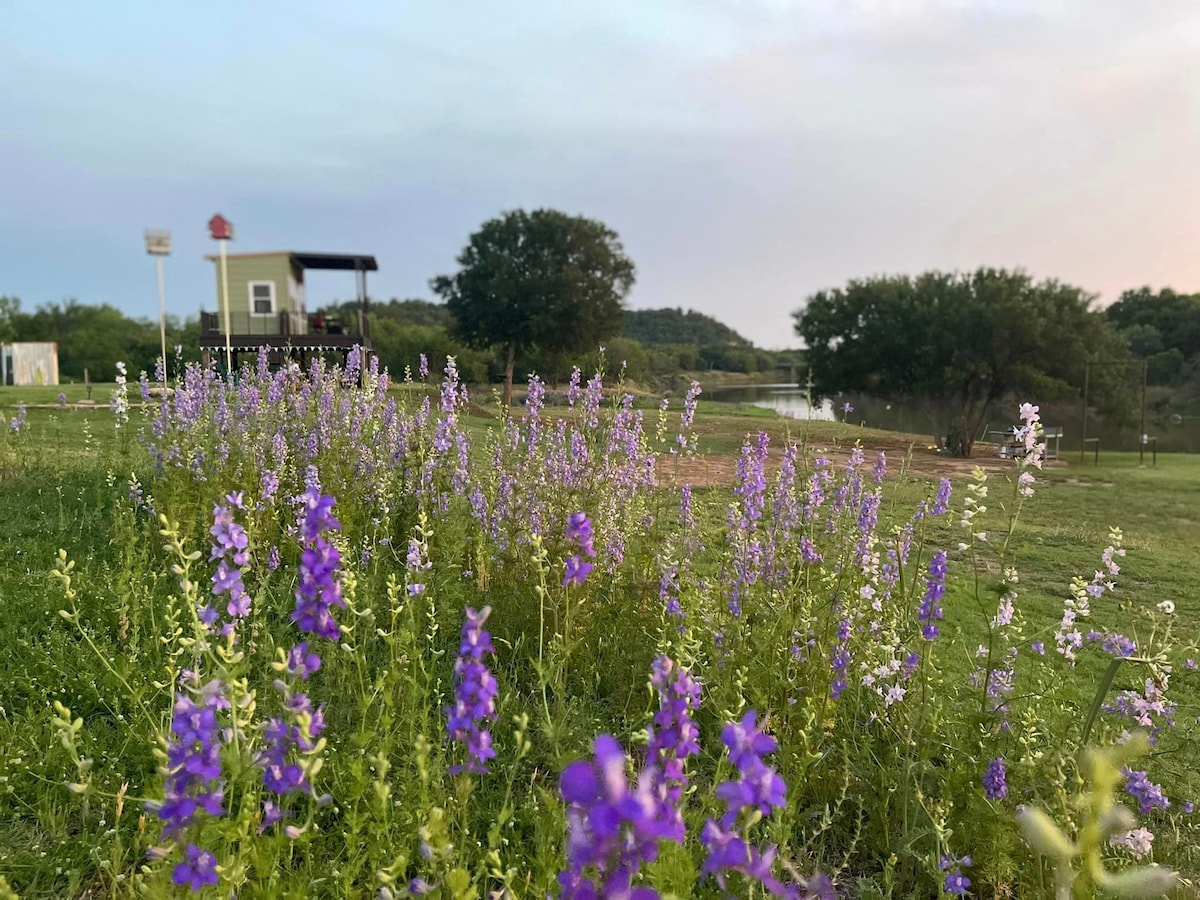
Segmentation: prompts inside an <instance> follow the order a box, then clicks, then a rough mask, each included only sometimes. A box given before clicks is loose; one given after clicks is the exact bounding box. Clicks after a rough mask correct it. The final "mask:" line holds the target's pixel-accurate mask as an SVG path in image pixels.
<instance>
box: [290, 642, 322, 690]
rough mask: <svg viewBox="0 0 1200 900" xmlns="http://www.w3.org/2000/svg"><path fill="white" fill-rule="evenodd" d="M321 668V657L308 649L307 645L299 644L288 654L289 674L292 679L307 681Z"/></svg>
mask: <svg viewBox="0 0 1200 900" xmlns="http://www.w3.org/2000/svg"><path fill="white" fill-rule="evenodd" d="M320 668H321V657H319V656H317V654H315V653H313V652H312V651H311V650H309V649H308V644H307V643H301V644H297V645H296V646H295V647H293V648H292V649H291V651H290V652H289V653H288V658H287V673H288V675H290V676H291V677H292V678H299V679H301V680H303V681H307V680H308V677H309V676H310V675H312V674H313V673H314V672H317V671H319V670H320Z"/></svg>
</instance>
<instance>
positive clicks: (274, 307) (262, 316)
mask: <svg viewBox="0 0 1200 900" xmlns="http://www.w3.org/2000/svg"><path fill="white" fill-rule="evenodd" d="M264 284H265V285H267V286H268V287H270V289H271V311H270V312H265V313H260V312H256V311H255V309H254V289H255V288H256V287H259V286H260V285H264ZM246 290H247V291H248V292H249V294H250V315H252V316H257V317H258V318H260V319H265V318H266V317H267V316H273V315H275V314H276V312H277V311H278V309H279V307H278V305H277V304H276V302H275V282H274V281H251V282H249V283H248V284H247V285H246Z"/></svg>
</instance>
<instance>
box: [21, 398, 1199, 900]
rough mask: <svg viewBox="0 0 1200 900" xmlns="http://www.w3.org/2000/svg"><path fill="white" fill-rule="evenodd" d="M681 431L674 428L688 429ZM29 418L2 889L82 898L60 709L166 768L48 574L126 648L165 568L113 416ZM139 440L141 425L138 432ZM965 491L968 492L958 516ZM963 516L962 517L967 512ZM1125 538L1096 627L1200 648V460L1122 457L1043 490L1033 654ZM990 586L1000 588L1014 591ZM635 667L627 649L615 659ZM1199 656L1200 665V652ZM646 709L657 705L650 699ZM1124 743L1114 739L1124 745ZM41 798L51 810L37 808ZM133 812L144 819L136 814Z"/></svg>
mask: <svg viewBox="0 0 1200 900" xmlns="http://www.w3.org/2000/svg"><path fill="white" fill-rule="evenodd" d="M110 389H111V386H107V385H106V386H99V385H98V386H97V387H96V390H95V392H94V394H93V396H94V398H95V399H97V401H98V402H99V403H100V404H101V405H103V404H105V403H106V402H107V394H108V391H109V390H110ZM59 390H60V389H59V388H5V389H0V408H5V407H15V405H16V404H17V403H19V402H25V403H30V404H33V403H42V402H45V403H50V404H53V402H54V398H55V397H56V396H57V393H58V391H59ZM62 390H63V391H64V392H66V393H67V394H68V399H69V400H71V401H74V400H77V399H80V398H81V397H82V396H83V388H82V386H78V385H76V386H66V387H64V388H62ZM396 390H397V391H398V392H410V393H417V394H418V395H419V394H421V393H425V392H427V391H428V389H426V388H424V387H422V386H398V387H397V388H396ZM476 399H477V401H478V400H481V399H483V398H482V396H478V397H477V398H476ZM483 406H485V407H487V406H489V404H488V403H487V402H484V403H483ZM559 412H561V411H560V410H551V411H549V413H548V414H549V415H551V416H553V415H556V414H558V413H559ZM676 415H677V413H674V412H673V413H672V414H671V420H670V421H671V422H672V423H673V422H675V421H677V419H676V418H675V416H676ZM27 416H28V430H27V431H26V432H24V433H22V434H20V435H11V434H8V433H7V432H5V433H4V434H2V435H0V495H2V497H3V501H4V508H5V513H4V515H0V675H3V678H2V679H0V735H5V736H7V738H8V742H7V744H3V742H0V744H3V745H0V810H2V809H5V808H7V809H17V810H20V811H21V813H22V824H21V825H15V824H13V823H11V822H5V821H3V819H2V818H0V873H8V874H11V875H13V876H15V877H16V878H17V879H19V881H20V882H22V883H25V884H33V885H35V886H36V887H35V888H34V889H33V890H32V891H30V892H29V893H28V894H27V895H26V896H33V897H37V896H44V897H51V896H81V895H84V893H85V892H86V890H87V888H88V883H89V882H88V879H89V873H94V872H95V871H96V867H97V865H98V861H97V860H96V859H94V858H91V857H89V855H88V850H87V848H86V846H85V845H84V844H82V843H80V842H79V841H78V840H77V839H76V838H77V835H76V833H75V831H74V830H75V829H76V828H77V827H78V822H77V819H76V818H75V816H74V814H73V813H72V812H71V810H72V808H73V807H72V803H73V801H72V800H71V798H70V797H69V796H68V795H67V794H66V792H65V791H64V790H62V789H61V786H60V782H61V780H62V778H63V773H64V771H65V768H64V766H65V764H66V763H65V757H64V754H63V753H62V751H61V749H60V748H58V746H57V744H56V742H55V737H54V734H53V732H52V730H51V728H50V726H49V724H48V721H49V715H50V712H49V708H48V703H49V700H50V698H54V699H58V700H61V701H62V702H63V703H65V704H67V705H68V706H70V707H71V708H72V709H73V710H74V711H75V712H76V714H78V715H81V716H83V717H84V719H85V722H87V724H88V726H89V728H93V727H94V728H95V729H99V730H100V733H99V734H93V735H92V740H93V741H94V743H95V746H97V747H99V748H100V750H99V755H98V757H97V760H96V767H97V769H100V768H107V769H109V770H113V771H117V772H122V771H129V772H134V773H136V772H137V771H139V770H145V769H146V768H147V767H148V766H150V765H152V763H150V762H149V761H148V760H147V759H145V758H141V757H139V756H137V755H136V754H135V755H132V756H131V755H130V752H129V750H128V748H127V747H126V746H125V745H124V744H123V742H122V737H121V735H120V733H119V732H118V731H116V730H115V729H113V730H111V731H107V732H106V731H104V729H105V728H110V727H111V722H112V721H114V718H115V720H116V721H120V717H121V716H123V715H126V714H128V713H129V710H125V709H121V708H116V709H114V708H112V707H111V706H110V705H109V704H110V701H109V699H108V698H110V697H113V696H116V695H118V694H119V693H120V692H119V691H118V690H117V689H116V685H115V683H114V682H113V680H112V679H113V676H112V675H111V674H109V673H106V672H104V671H102V670H99V669H97V668H96V667H95V666H85V665H82V664H81V660H83V659H84V658H85V656H86V650H85V648H84V647H82V646H81V645H80V639H79V637H78V635H76V634H74V633H73V632H71V631H69V630H67V629H64V628H63V627H61V621H60V619H59V617H58V610H59V608H60V607H61V605H62V598H61V592H60V591H59V589H58V587H57V585H56V584H55V583H54V582H53V581H52V579H51V578H50V576H49V574H48V573H49V571H50V569H51V567H52V565H53V564H54V559H55V554H56V552H57V551H58V549H59V548H60V547H61V548H64V549H66V550H67V551H68V554H69V555H70V557H71V558H72V559H74V560H76V562H77V565H78V570H79V578H78V582H77V587H78V589H79V591H80V597H81V606H82V608H83V609H84V611H85V612H86V614H87V616H88V617H89V619H91V620H93V621H96V622H100V623H104V624H105V626H106V627H107V628H108V630H109V631H110V632H111V631H115V630H116V627H115V624H116V622H117V617H118V611H117V610H115V609H113V608H111V606H110V605H107V603H106V601H107V599H108V598H110V597H111V596H113V594H114V591H113V590H112V589H111V585H112V584H114V583H118V582H119V581H120V579H122V578H123V577H126V576H127V574H128V572H129V571H130V569H131V563H130V554H134V553H141V554H144V555H145V557H146V559H145V560H143V561H141V563H139V565H140V567H141V568H142V569H144V570H147V571H153V570H155V568H156V567H157V569H159V570H161V569H162V568H163V566H162V565H161V563H162V558H161V554H160V553H159V552H158V548H156V547H153V546H149V547H145V548H143V547H130V546H122V545H119V544H117V543H114V541H113V537H112V536H113V533H114V532H113V516H114V509H115V504H114V498H115V497H116V496H118V495H120V494H122V493H123V491H124V488H123V483H124V481H125V480H126V479H127V478H128V477H129V473H130V472H131V471H132V470H134V469H135V468H136V469H137V470H138V471H139V472H144V471H145V470H144V465H143V464H142V463H141V462H140V460H139V457H138V455H137V453H136V451H135V450H134V449H133V448H132V447H131V446H130V439H131V435H130V429H126V430H125V432H124V433H123V435H122V436H121V438H120V440H118V439H117V438H115V437H114V432H113V429H112V419H111V414H110V413H109V412H108V411H107V409H103V408H101V409H82V408H68V409H65V410H57V409H40V408H31V409H30V410H29V411H28V414H27ZM646 420H647V427H648V430H650V431H652V430H653V424H652V423H653V421H654V413H653V412H651V411H647V413H646ZM697 423H698V429H697V430H698V432H699V436H700V447H701V449H702V451H703V452H705V453H710V454H732V453H736V452H737V451H738V449H739V448H740V446H741V445H742V441H743V439H744V437H745V434H746V432H748V431H758V430H760V429H761V430H766V431H767V432H768V433H770V434H771V436H772V444H773V446H777V445H778V444H779V442H781V441H782V440H783V439H784V438H785V437H787V436H789V435H790V436H792V437H794V438H797V439H804V440H806V441H807V442H808V443H810V444H813V445H821V446H824V445H830V444H834V443H839V444H842V445H847V444H850V443H852V442H853V441H854V440H856V439H861V440H864V441H865V442H874V443H878V444H887V445H889V446H901V447H902V446H904V445H905V444H906V443H907V442H909V441H912V442H918V441H919V440H920V439H919V438H916V437H912V436H903V435H896V434H893V433H890V432H882V431H874V430H868V429H861V428H858V427H856V426H849V425H843V424H840V423H818V422H796V421H791V420H787V419H781V418H778V417H776V416H775V415H774V414H773V413H772V412H771V411H768V410H760V409H757V408H754V407H727V406H722V405H720V404H715V403H711V402H708V401H704V402H702V403H701V406H700V411H699V414H698V418H697ZM467 424H468V426H469V428H470V430H471V432H472V435H473V436H479V435H483V434H485V433H486V432H487V431H488V430H489V429H493V428H495V427H496V420H495V419H490V418H487V417H485V416H483V415H479V416H470V417H468V418H467ZM136 427H137V426H136V423H134V427H133V429H132V430H136ZM893 465H896V461H895V460H893ZM990 484H991V495H990V497H989V506H990V507H991V510H992V517H993V519H994V520H996V521H999V520H1000V519H1001V516H1000V515H999V514H1000V513H1002V512H1003V511H1004V507H1005V505H1006V504H1008V503H1010V502H1011V499H1010V498H1011V487H1010V485H1009V484H1008V478H1007V477H1006V476H996V477H993V478H992V479H991V480H990ZM962 488H963V485H962V483H961V481H960V482H959V483H958V484H957V486H956V490H957V491H958V492H959V495H958V497H959V499H960V498H961V491H962ZM890 490H892V491H893V492H894V494H895V496H896V499H897V501H898V502H897V503H896V504H889V506H888V509H889V510H890V509H896V510H898V511H899V512H900V513H904V512H906V511H907V510H910V509H911V508H912V506H913V504H915V502H916V501H917V499H919V498H920V497H921V496H923V495H924V493H925V492H926V491H927V482H926V481H924V480H923V479H920V478H913V477H908V478H906V479H904V480H897V481H895V482H893V483H892V485H891V488H890ZM705 493H706V495H707V496H709V497H710V498H712V499H714V500H718V501H721V502H724V501H725V500H726V499H727V498H728V497H730V496H731V494H730V492H729V491H728V489H727V488H716V489H712V490H711V491H708V492H705ZM955 507H956V508H961V504H960V502H958V501H957V500H956V503H955ZM1112 526H1119V527H1121V528H1122V529H1123V530H1124V533H1125V540H1126V547H1127V548H1128V556H1127V557H1126V558H1125V560H1123V562H1122V565H1123V571H1122V576H1121V580H1120V584H1121V587H1120V591H1119V593H1118V594H1117V595H1116V598H1115V599H1111V600H1110V599H1108V598H1105V599H1102V600H1100V601H1098V602H1096V603H1095V604H1094V607H1093V617H1092V618H1093V622H1092V625H1093V627H1096V628H1097V629H1098V630H1105V629H1107V628H1121V629H1124V630H1129V629H1130V628H1133V627H1140V625H1139V624H1138V622H1139V621H1140V620H1138V619H1136V617H1135V616H1134V615H1133V613H1132V612H1131V610H1135V609H1137V608H1139V607H1146V606H1153V605H1154V604H1157V603H1159V602H1161V601H1163V600H1171V601H1172V602H1174V603H1175V606H1176V611H1177V619H1178V624H1177V629H1178V632H1179V633H1180V634H1181V635H1184V640H1185V642H1194V640H1195V637H1194V636H1195V635H1198V634H1200V568H1198V567H1197V566H1196V552H1197V548H1200V457H1197V456H1179V455H1167V454H1164V455H1161V456H1160V457H1159V460H1158V466H1157V467H1156V468H1148V467H1140V466H1138V465H1137V457H1136V454H1130V455H1120V454H1110V455H1107V456H1104V457H1102V458H1101V462H1100V465H1099V466H1094V465H1092V464H1091V463H1090V461H1089V462H1088V464H1086V465H1083V466H1080V465H1078V464H1077V463H1075V462H1074V461H1071V464H1070V465H1068V466H1066V467H1062V468H1053V469H1049V470H1047V471H1046V472H1045V473H1044V474H1043V475H1042V476H1040V477H1039V484H1038V485H1037V493H1036V495H1035V496H1034V497H1033V498H1032V499H1031V500H1029V501H1027V502H1026V503H1025V505H1024V508H1023V510H1022V513H1021V518H1020V524H1019V527H1018V530H1017V532H1016V537H1015V543H1014V546H1015V548H1016V550H1017V561H1018V565H1019V568H1020V571H1021V581H1020V585H1019V589H1020V602H1019V607H1020V610H1021V612H1022V615H1023V616H1024V620H1025V625H1024V627H1025V634H1024V639H1025V642H1026V643H1029V642H1032V641H1036V640H1041V641H1043V642H1045V643H1046V644H1047V646H1048V647H1051V646H1052V644H1053V637H1052V634H1053V631H1054V628H1055V626H1056V624H1057V622H1058V620H1059V617H1060V616H1061V612H1062V604H1063V600H1064V599H1065V598H1066V597H1067V596H1068V581H1069V577H1070V575H1071V574H1072V573H1078V574H1081V575H1083V576H1084V577H1085V578H1087V577H1090V576H1091V574H1092V572H1093V571H1094V570H1095V569H1096V568H1097V567H1098V566H1099V554H1100V552H1101V550H1102V549H1103V548H1104V546H1105V545H1106V543H1107V534H1108V530H1109V528H1110V527H1112ZM960 535H961V530H960V529H959V528H958V527H957V523H956V522H947V521H943V522H942V523H940V524H939V525H938V526H937V527H936V528H935V529H934V531H933V532H932V535H931V540H933V541H936V542H937V543H938V544H939V545H940V546H949V547H953V546H955V544H956V543H957V542H958V540H960ZM1000 537H1001V535H1000V534H999V533H994V534H993V535H992V538H993V539H998V538H1000ZM714 549H719V548H714ZM955 571H956V572H957V573H959V574H958V575H957V580H956V581H955V583H954V584H953V586H952V589H951V591H950V594H949V595H948V598H947V614H946V626H945V628H946V635H947V638H948V641H947V645H948V648H949V649H948V650H947V651H945V652H947V653H950V654H953V664H954V665H955V666H959V667H960V668H961V670H962V672H963V674H964V676H965V674H966V673H968V672H970V671H971V669H972V668H973V666H974V662H973V657H972V655H971V653H970V651H971V650H973V648H974V647H975V646H976V645H977V644H978V643H980V642H981V641H983V640H985V639H986V630H985V629H984V628H983V627H982V625H981V621H982V620H981V616H980V614H979V610H977V609H976V607H975V603H976V599H975V595H974V592H973V590H972V589H971V584H970V581H969V579H968V578H966V576H965V575H963V574H961V573H962V572H963V571H964V567H958V568H956V569H955ZM982 574H983V580H984V582H985V586H989V587H990V584H991V582H994V580H995V576H996V575H997V574H998V573H995V572H990V571H987V570H985V571H984V572H983V573H982ZM163 577H164V580H163V582H162V583H161V584H159V583H155V584H152V585H147V586H145V587H144V593H145V595H146V596H152V595H159V596H161V594H162V593H163V591H164V590H166V589H167V588H166V587H165V585H166V576H165V575H164V576H163ZM135 589H138V588H135ZM138 590H141V589H138ZM986 596H988V597H990V596H991V595H986ZM993 606H994V603H993ZM616 633H617V632H616V631H615V630H614V634H616ZM620 651H621V648H620V647H617V648H615V649H614V650H610V652H613V653H619V652H620ZM1048 652H1052V650H1048ZM1196 656H1197V657H1198V658H1200V650H1197V651H1196ZM614 668H615V667H614ZM1103 668H1104V663H1103V662H1101V661H1099V660H1097V659H1096V655H1095V654H1090V655H1088V656H1087V657H1086V658H1084V659H1083V660H1082V661H1081V663H1080V665H1079V667H1078V668H1077V669H1075V670H1074V671H1073V673H1072V675H1071V682H1070V686H1069V687H1070V690H1069V691H1068V692H1067V697H1068V707H1067V709H1066V712H1065V713H1064V714H1063V716H1062V717H1061V719H1060V720H1059V722H1058V726H1059V727H1060V728H1062V729H1063V730H1064V731H1068V730H1070V729H1075V730H1078V728H1079V726H1080V723H1081V722H1082V719H1083V716H1084V714H1085V712H1086V709H1087V706H1088V704H1089V703H1090V702H1091V700H1092V697H1093V696H1094V693H1095V688H1096V684H1097V683H1098V682H1099V680H1100V676H1101V674H1102V672H1103ZM1142 677H1144V670H1143V669H1140V668H1138V666H1136V665H1134V664H1129V665H1127V666H1125V667H1123V668H1122V670H1121V671H1120V672H1119V673H1118V679H1117V682H1116V688H1121V687H1130V686H1132V685H1133V684H1135V683H1137V681H1138V679H1140V678H1142ZM1192 677H1193V676H1190V675H1189V674H1188V673H1186V672H1177V673H1176V678H1177V681H1176V684H1177V685H1181V686H1182V687H1181V690H1180V691H1179V693H1178V697H1177V700H1179V701H1180V710H1179V713H1178V718H1180V719H1181V720H1182V719H1184V718H1191V719H1192V720H1194V719H1195V716H1196V715H1197V713H1198V712H1200V683H1198V682H1197V681H1195V680H1192V681H1190V682H1189V680H1188V679H1189V678H1192ZM634 687H636V688H638V689H640V688H641V687H642V685H640V684H639V685H635V686H634ZM630 702H631V703H633V704H634V705H636V704H637V703H640V702H641V697H640V695H639V696H638V697H637V698H635V699H634V700H633V701H630ZM589 713H590V714H592V715H596V713H595V711H589ZM597 717H598V716H597ZM1113 736H1114V735H1113V733H1112V732H1111V729H1110V731H1109V733H1108V734H1107V737H1110V738H1111V737H1113ZM1163 763H1164V765H1165V766H1166V767H1167V770H1168V771H1170V772H1171V774H1172V776H1173V777H1174V778H1175V779H1176V784H1173V785H1172V792H1173V793H1176V792H1178V793H1179V794H1188V795H1190V796H1197V795H1198V794H1200V776H1197V774H1195V772H1194V769H1193V765H1192V764H1193V763H1194V759H1192V757H1190V756H1188V757H1185V756H1183V755H1180V756H1179V757H1178V760H1177V761H1172V760H1165V761H1163ZM14 785H16V786H18V788H19V789H20V790H19V792H18V790H17V789H15V788H14ZM35 788H36V791H37V793H36V794H31V793H29V792H30V791H31V790H33V789H35ZM131 806H132V807H137V806H138V804H136V803H133V802H132V801H131ZM136 812H140V810H138V809H135V814H136ZM30 823H36V825H33V824H30ZM1175 862H1176V864H1186V863H1192V864H1193V865H1194V864H1196V863H1197V860H1196V859H1194V858H1192V857H1191V856H1190V855H1185V857H1184V858H1182V859H1179V860H1176V861H1175ZM56 869H61V870H62V873H57V872H56V871H55V870H56Z"/></svg>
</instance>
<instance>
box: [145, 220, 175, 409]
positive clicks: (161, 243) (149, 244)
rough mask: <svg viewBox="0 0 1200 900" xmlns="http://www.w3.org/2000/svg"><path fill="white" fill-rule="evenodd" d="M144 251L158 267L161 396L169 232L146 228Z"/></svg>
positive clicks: (169, 249) (165, 368)
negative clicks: (165, 267) (164, 285)
mask: <svg viewBox="0 0 1200 900" xmlns="http://www.w3.org/2000/svg"><path fill="white" fill-rule="evenodd" d="M146 252H147V253H149V254H150V255H151V256H153V257H154V262H155V267H156V268H157V269H158V336H159V340H161V341H162V372H163V375H162V377H163V381H162V386H163V396H164V397H165V396H166V395H167V298H166V293H165V292H164V291H163V257H164V256H167V255H168V254H169V253H170V252H171V232H169V231H162V230H154V229H147V230H146Z"/></svg>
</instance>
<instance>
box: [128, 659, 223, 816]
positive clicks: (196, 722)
mask: <svg viewBox="0 0 1200 900" xmlns="http://www.w3.org/2000/svg"><path fill="white" fill-rule="evenodd" d="M185 681H186V679H185ZM193 694H194V696H193ZM228 708H229V701H228V700H227V699H225V691H224V686H223V685H222V684H221V683H220V682H219V681H210V682H208V683H207V684H205V685H204V686H203V687H199V688H193V690H192V693H187V692H181V693H178V694H177V695H176V698H175V706H174V708H173V709H172V712H171V730H170V738H169V739H168V742H167V758H166V766H165V770H166V777H165V778H164V779H163V799H162V801H161V802H153V803H150V804H148V806H149V808H150V809H151V810H152V811H153V812H154V813H155V814H156V815H157V816H158V817H159V818H160V819H162V821H163V835H164V836H165V837H177V836H179V835H180V834H182V833H183V832H184V830H186V829H187V828H188V826H190V825H191V824H192V822H193V821H195V818H196V816H197V815H198V814H199V813H201V812H203V813H206V814H207V815H210V816H220V815H223V814H224V811H225V810H224V806H223V804H224V793H223V788H222V783H221V743H222V728H221V723H220V721H219V719H218V717H217V711H218V710H220V709H228Z"/></svg>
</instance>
